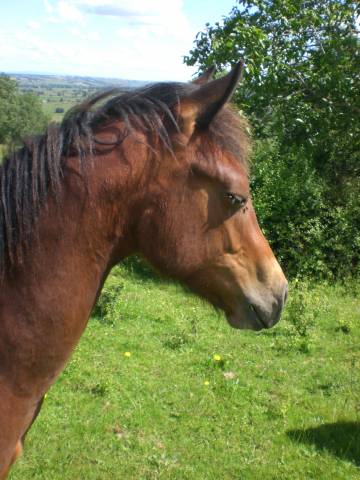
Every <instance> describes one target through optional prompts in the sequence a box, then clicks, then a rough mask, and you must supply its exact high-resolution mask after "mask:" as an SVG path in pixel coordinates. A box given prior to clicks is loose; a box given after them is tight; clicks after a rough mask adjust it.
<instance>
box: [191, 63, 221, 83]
mask: <svg viewBox="0 0 360 480" xmlns="http://www.w3.org/2000/svg"><path fill="white" fill-rule="evenodd" d="M215 70H216V67H215V65H213V66H212V67H210V68H208V69H207V70H205V72H204V73H202V74H201V75H200V76H199V77H197V78H196V79H195V80H193V81H192V82H191V83H194V84H195V85H205V83H208V81H209V80H211V79H212V76H213V75H214V72H215Z"/></svg>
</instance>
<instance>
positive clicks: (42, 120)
mask: <svg viewBox="0 0 360 480" xmlns="http://www.w3.org/2000/svg"><path fill="white" fill-rule="evenodd" d="M47 123H48V118H47V116H46V115H45V114H44V112H43V111H42V106H41V101H40V100H39V99H38V97H37V96H35V95H33V94H32V93H23V94H21V93H20V92H19V90H18V87H17V84H16V82H15V81H14V80H11V79H10V78H9V77H7V76H6V75H0V144H2V143H5V144H9V143H14V144H17V143H19V142H20V141H21V140H22V139H23V138H24V137H26V136H27V135H31V134H34V133H39V132H41V131H42V130H43V129H44V128H45V126H46V124H47Z"/></svg>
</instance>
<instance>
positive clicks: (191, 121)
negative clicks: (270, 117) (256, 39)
mask: <svg viewBox="0 0 360 480" xmlns="http://www.w3.org/2000/svg"><path fill="white" fill-rule="evenodd" d="M241 71H242V64H241V63H239V64H238V65H237V66H236V67H235V68H234V69H233V70H232V71H231V72H230V73H229V74H228V75H226V76H224V77H222V78H221V79H217V80H211V79H210V77H211V71H208V72H206V73H205V74H204V75H203V76H202V77H200V78H199V79H198V80H197V81H195V82H193V83H189V84H181V83H160V84H154V85H151V86H147V87H145V88H142V89H138V90H133V91H128V92H119V91H112V92H107V93H103V94H101V95H98V96H96V97H93V98H91V99H90V100H88V101H87V102H86V103H84V104H82V105H80V106H78V107H76V108H75V109H73V110H72V112H71V113H70V114H69V115H67V116H66V117H65V119H64V121H63V123H62V124H61V125H60V126H57V125H50V126H49V127H48V129H47V131H46V132H45V134H44V135H42V136H40V137H37V138H31V139H30V140H28V141H27V142H26V143H25V144H24V146H23V147H22V148H21V149H19V150H17V151H15V152H14V153H13V154H12V155H11V156H9V157H8V158H7V159H6V160H5V161H4V163H3V165H2V166H1V167H0V275H1V280H0V281H1V291H0V479H4V478H5V477H6V475H7V472H8V469H9V467H10V465H11V464H12V462H13V461H14V460H15V459H16V457H17V456H18V455H19V454H20V453H21V450H22V443H23V440H24V436H25V434H26V432H27V430H28V429H29V427H30V426H31V424H32V422H33V420H34V419H35V417H36V415H37V413H38V412H39V410H40V406H41V402H42V398H43V396H44V394H45V392H46V391H47V390H48V388H49V387H50V385H51V384H52V383H53V382H54V380H55V378H56V377H57V375H58V374H59V373H60V372H61V370H62V368H63V367H64V365H65V363H66V362H67V360H68V359H69V357H70V355H71V353H72V351H73V349H74V348H75V346H76V344H77V342H78V340H79V338H80V336H81V334H82V332H83V330H84V329H85V327H86V323H87V321H88V318H89V316H90V313H91V310H92V308H93V305H94V303H95V302H96V299H97V297H98V295H99V292H100V291H101V288H102V285H103V282H104V280H105V278H106V276H107V275H108V273H109V271H110V270H111V268H112V267H113V266H114V265H115V264H116V263H118V262H119V261H121V260H122V259H123V258H125V257H126V256H128V255H130V254H133V253H139V254H141V255H142V256H143V257H145V258H146V259H147V260H148V261H149V262H150V263H151V264H152V265H154V266H155V267H156V268H157V269H158V270H160V271H161V272H163V273H165V274H166V275H168V276H170V277H172V278H176V279H179V280H180V281H181V282H183V283H184V284H186V285H188V286H189V287H190V288H191V289H193V290H194V291H195V292H197V293H198V294H200V295H201V296H203V297H205V298H206V299H208V300H209V301H210V302H211V303H212V304H214V305H216V306H217V307H220V308H222V309H223V310H224V311H225V313H226V315H227V318H228V320H229V322H230V324H231V325H232V326H234V327H238V328H250V329H254V330H259V329H261V328H269V327H271V326H273V325H274V324H275V323H276V322H277V321H278V320H279V317H280V313H281V310H282V308H283V305H284V302H285V299H286V292H287V282H286V279H285V277H284V275H283V273H282V270H281V268H280V266H279V265H278V263H277V261H276V259H275V257H274V255H273V253H272V251H271V249H270V247H269V245H268V243H267V241H266V240H265V238H264V236H263V234H262V233H261V230H260V228H259V226H258V224H257V220H256V216H255V213H254V209H253V206H252V203H251V198H250V192H249V182H248V155H249V138H248V136H247V133H246V132H247V125H246V123H245V121H244V120H242V119H241V118H240V117H239V116H238V115H237V114H236V113H235V112H234V111H232V110H231V108H230V107H229V106H227V105H225V104H226V103H227V101H228V100H229V99H230V97H231V95H232V93H233V91H234V89H235V87H236V85H237V82H238V80H239V78H240V75H241Z"/></svg>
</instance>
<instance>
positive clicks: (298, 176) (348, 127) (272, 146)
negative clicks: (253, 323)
mask: <svg viewBox="0 0 360 480" xmlns="http://www.w3.org/2000/svg"><path fill="white" fill-rule="evenodd" d="M238 3H239V5H237V6H236V7H234V9H233V10H232V12H231V13H230V15H229V16H228V17H227V18H225V19H224V21H223V23H216V24H215V26H210V25H209V24H207V26H206V29H205V30H204V31H203V32H200V33H199V34H198V36H197V38H196V41H195V48H194V49H193V50H192V51H191V52H190V55H189V56H187V57H185V61H186V62H187V63H188V64H190V65H194V64H197V65H198V66H199V68H200V69H204V68H205V67H207V66H209V65H211V64H216V65H217V66H218V68H219V70H223V69H225V68H226V67H228V66H229V64H230V65H231V64H233V63H234V62H236V61H238V59H239V58H241V57H244V58H245V60H246V73H245V79H244V84H243V86H242V87H241V88H240V89H238V92H237V94H236V98H235V101H236V103H237V105H238V106H239V108H241V110H242V111H243V112H245V114H246V115H247V116H249V118H250V121H251V123H252V125H253V127H254V136H255V138H256V139H259V140H261V141H262V143H263V144H262V145H261V144H260V145H258V150H257V151H258V155H259V157H260V163H261V165H260V166H258V167H257V166H256V163H257V162H258V161H259V158H258V157H257V158H256V159H255V162H254V163H255V176H256V182H257V191H256V197H257V203H258V209H259V215H260V217H262V218H263V219H264V223H263V225H264V227H265V229H266V230H267V231H268V232H269V233H268V235H269V237H270V240H272V242H273V243H274V245H275V246H276V248H277V249H278V250H277V251H278V253H279V254H280V256H282V257H283V258H284V260H285V262H286V263H288V264H290V265H291V268H290V273H292V274H293V275H296V274H299V273H302V272H304V271H305V272H308V271H310V270H312V271H313V273H315V274H316V275H319V276H324V275H326V276H327V275H333V274H336V275H342V274H343V272H344V270H345V271H347V273H356V272H357V271H358V268H359V261H360V244H359V236H358V235H356V232H358V231H359V223H360V200H359V198H360V196H359V195H358V193H356V192H358V191H359V177H360V122H359V116H360V77H359V75H358V72H359V71H360V48H359V36H358V34H359V31H358V30H357V28H358V26H357V23H356V20H357V18H359V15H360V4H359V3H358V2H354V1H349V0H335V1H334V0H306V1H305V0H296V1H294V0H284V1H282V2H278V1H276V0H242V1H240V2H238ZM266 154H267V155H270V156H271V155H272V156H273V157H272V158H268V159H266V158H265V155H266ZM276 162H277V163H279V164H280V165H279V167H276V165H275V163H276ZM273 167H275V175H277V179H276V183H275V180H273V179H271V178H268V177H271V176H273V173H274V171H273ZM279 174H280V175H281V178H279ZM288 180H289V184H288ZM260 184H261V185H262V186H260ZM270 184H271V188H274V189H275V190H277V189H282V192H277V191H275V190H273V191H271V192H270V191H269V190H270ZM281 184H282V186H281ZM263 187H264V190H263V189H262V188H263ZM303 187H304V191H303V195H302V198H301V201H300V203H297V202H296V200H300V199H299V196H300V194H301V190H302V188H303ZM269 193H271V197H273V198H272V200H273V201H271V198H270V197H268V198H270V203H271V207H274V208H275V210H276V212H275V213H274V214H272V213H270V208H271V207H270V206H269V205H266V201H267V197H266V195H268V194H269ZM274 197H275V198H274ZM276 197H277V198H276ZM295 199H296V200H295ZM275 200H281V201H283V202H285V205H283V206H279V205H277V204H276V202H275ZM304 203H305V210H303V209H302V207H303V204H304ZM286 204H288V205H289V209H287V207H286ZM259 206H260V207H259ZM279 210H282V212H281V213H282V215H279V213H280V212H279ZM309 210H311V215H310V218H309V217H307V214H308V212H309ZM294 215H295V217H296V222H295V225H294V221H293V218H294ZM276 216H277V222H280V224H281V225H280V224H279V223H277V224H275V223H272V222H273V221H274V217H276ZM301 219H302V220H301ZM288 223H289V228H290V232H289V237H288V241H286V240H285V243H284V237H285V230H286V226H287V224H288ZM293 228H296V230H297V232H294V231H293V230H292V229H293ZM279 229H280V230H281V235H279V231H278V230H279ZM325 229H326V230H327V234H326V232H325ZM273 231H274V232H275V233H274V235H273V234H272V232H273ZM354 234H355V237H354ZM296 235H297V236H298V239H297V240H296V241H295V242H294V236H296ZM280 236H282V238H281V244H280V243H279V240H280ZM331 237H332V242H330V240H329V239H330V238H331ZM311 242H313V243H311ZM337 242H339V243H337ZM331 243H333V244H336V243H337V244H336V245H332V244H331ZM305 244H306V245H309V246H310V244H311V246H310V250H311V252H306V253H307V255H308V262H306V259H303V260H302V261H300V262H299V263H296V261H295V259H296V257H297V256H298V252H299V253H300V252H301V253H303V252H304V245H305ZM336 249H338V250H339V256H338V257H337V258H336V255H335V253H336V252H334V250H336ZM320 250H324V252H320ZM336 254H337V253H336Z"/></svg>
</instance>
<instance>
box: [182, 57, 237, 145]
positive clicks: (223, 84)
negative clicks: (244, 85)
mask: <svg viewBox="0 0 360 480" xmlns="http://www.w3.org/2000/svg"><path fill="white" fill-rule="evenodd" d="M243 69H244V62H243V61H240V62H239V63H237V64H236V65H235V67H234V68H233V69H232V70H231V72H229V73H228V74H227V75H225V76H224V77H221V78H218V79H217V80H213V81H211V82H208V83H205V84H204V85H200V86H199V88H196V89H194V90H193V91H191V92H190V93H189V95H187V96H186V97H184V98H183V99H182V100H181V117H182V123H183V127H184V128H183V131H184V133H185V134H187V135H188V136H190V135H191V134H192V133H193V132H194V130H195V129H196V128H198V129H204V128H206V127H208V126H209V124H210V123H211V121H212V119H213V118H214V117H215V115H216V114H217V113H218V112H219V110H221V108H222V107H223V106H224V105H225V103H226V102H228V101H229V100H230V99H231V97H232V95H233V93H234V91H235V89H236V85H237V84H238V82H239V81H240V79H241V77H242V72H243Z"/></svg>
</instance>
